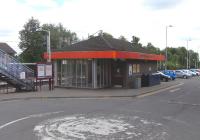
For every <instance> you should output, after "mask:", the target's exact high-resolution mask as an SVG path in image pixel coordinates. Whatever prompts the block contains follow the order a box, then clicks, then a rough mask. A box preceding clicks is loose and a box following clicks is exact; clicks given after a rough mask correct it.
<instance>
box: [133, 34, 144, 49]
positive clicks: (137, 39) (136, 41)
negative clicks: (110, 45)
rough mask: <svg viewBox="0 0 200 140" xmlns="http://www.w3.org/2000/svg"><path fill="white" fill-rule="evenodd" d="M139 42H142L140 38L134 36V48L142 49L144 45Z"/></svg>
mask: <svg viewBox="0 0 200 140" xmlns="http://www.w3.org/2000/svg"><path fill="white" fill-rule="evenodd" d="M139 41H140V38H139V37H136V36H132V40H131V43H132V45H133V47H142V44H141V43H139Z"/></svg>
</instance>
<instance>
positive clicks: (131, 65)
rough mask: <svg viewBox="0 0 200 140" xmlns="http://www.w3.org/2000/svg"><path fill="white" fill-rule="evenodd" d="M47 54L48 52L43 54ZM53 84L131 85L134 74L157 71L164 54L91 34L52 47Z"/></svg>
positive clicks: (127, 86) (98, 86)
mask: <svg viewBox="0 0 200 140" xmlns="http://www.w3.org/2000/svg"><path fill="white" fill-rule="evenodd" d="M44 57H45V58H47V57H48V56H47V54H46V53H45V54H44ZM51 59H52V61H53V64H54V81H55V86H58V87H67V88H91V89H96V88H109V87H113V86H121V87H122V88H132V85H133V84H134V83H133V81H134V79H135V78H140V77H141V75H142V74H151V73H153V72H156V71H157V62H159V61H164V60H165V57H164V56H163V55H156V54H150V53H149V52H148V51H147V50H146V49H145V48H141V47H134V46H133V45H132V44H131V43H130V42H127V41H124V40H119V39H115V38H112V37H106V36H101V35H100V36H96V37H91V38H89V39H87V40H84V41H80V42H78V43H74V44H72V45H69V46H67V47H63V48H60V49H56V50H52V53H51Z"/></svg>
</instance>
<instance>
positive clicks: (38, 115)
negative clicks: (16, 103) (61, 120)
mask: <svg viewBox="0 0 200 140" xmlns="http://www.w3.org/2000/svg"><path fill="white" fill-rule="evenodd" d="M62 112H64V111H57V112H47V113H41V114H33V115H29V116H26V117H23V118H20V119H17V120H14V121H10V122H8V123H5V124H3V125H1V126H0V130H1V129H3V128H5V127H7V126H9V125H12V124H14V123H17V122H20V121H23V120H27V119H29V118H38V117H43V116H48V115H52V114H58V113H62Z"/></svg>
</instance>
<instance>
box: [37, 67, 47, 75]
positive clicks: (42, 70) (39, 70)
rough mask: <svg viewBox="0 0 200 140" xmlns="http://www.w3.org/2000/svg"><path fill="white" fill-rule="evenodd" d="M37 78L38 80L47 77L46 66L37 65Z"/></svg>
mask: <svg viewBox="0 0 200 140" xmlns="http://www.w3.org/2000/svg"><path fill="white" fill-rule="evenodd" d="M37 77H38V78H42V77H45V64H38V65H37Z"/></svg>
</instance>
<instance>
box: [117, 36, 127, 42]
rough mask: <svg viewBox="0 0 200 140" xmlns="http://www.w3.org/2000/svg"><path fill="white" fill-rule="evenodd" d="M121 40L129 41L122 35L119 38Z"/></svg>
mask: <svg viewBox="0 0 200 140" xmlns="http://www.w3.org/2000/svg"><path fill="white" fill-rule="evenodd" d="M119 39H120V40H123V41H127V39H126V38H125V37H124V36H123V35H121V36H120V37H119Z"/></svg>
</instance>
